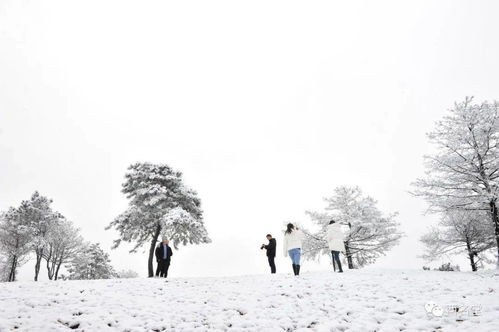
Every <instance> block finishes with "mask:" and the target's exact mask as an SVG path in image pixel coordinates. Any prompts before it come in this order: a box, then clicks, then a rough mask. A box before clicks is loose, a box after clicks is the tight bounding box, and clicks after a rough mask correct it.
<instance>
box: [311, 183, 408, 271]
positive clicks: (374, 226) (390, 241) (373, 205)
mask: <svg viewBox="0 0 499 332" xmlns="http://www.w3.org/2000/svg"><path fill="white" fill-rule="evenodd" d="M324 200H325V201H326V203H327V206H326V208H325V211H324V212H310V211H307V214H308V215H309V216H310V217H311V218H312V220H313V221H314V222H315V223H316V225H317V226H319V231H318V232H315V233H311V232H306V241H305V243H304V255H305V256H306V257H310V258H315V257H318V256H319V255H320V254H329V250H328V245H327V241H326V239H325V236H326V229H327V225H328V223H329V221H330V220H331V219H334V220H335V221H336V222H338V223H340V224H341V225H343V227H344V228H345V250H346V252H345V256H346V258H347V262H348V267H349V268H350V269H352V268H355V267H362V266H365V265H367V264H371V263H373V262H375V261H376V259H377V258H378V257H379V256H381V255H384V254H385V253H386V252H387V251H388V250H390V249H391V248H392V247H393V246H395V245H396V244H397V243H398V241H399V239H400V237H401V236H402V233H401V232H400V231H399V230H398V226H399V224H398V222H397V221H396V220H395V219H396V216H397V213H391V214H385V213H383V212H381V211H380V210H379V208H378V206H377V202H376V201H375V200H374V199H373V198H371V197H369V196H366V195H364V194H363V193H362V190H361V189H360V188H359V187H346V186H342V187H338V188H336V189H335V190H334V195H333V196H331V197H329V198H325V199H324Z"/></svg>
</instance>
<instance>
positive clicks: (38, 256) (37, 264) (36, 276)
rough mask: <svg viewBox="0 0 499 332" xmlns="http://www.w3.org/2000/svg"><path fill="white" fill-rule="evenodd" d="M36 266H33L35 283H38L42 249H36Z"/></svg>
mask: <svg viewBox="0 0 499 332" xmlns="http://www.w3.org/2000/svg"><path fill="white" fill-rule="evenodd" d="M35 252H36V264H35V281H38V274H39V273H40V266H41V265H42V255H43V249H36V250H35Z"/></svg>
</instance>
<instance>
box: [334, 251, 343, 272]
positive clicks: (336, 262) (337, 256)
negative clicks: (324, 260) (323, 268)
mask: <svg viewBox="0 0 499 332" xmlns="http://www.w3.org/2000/svg"><path fill="white" fill-rule="evenodd" d="M331 255H332V256H333V268H334V270H335V271H336V266H338V271H339V272H343V270H342V269H341V261H340V252H339V251H336V250H331Z"/></svg>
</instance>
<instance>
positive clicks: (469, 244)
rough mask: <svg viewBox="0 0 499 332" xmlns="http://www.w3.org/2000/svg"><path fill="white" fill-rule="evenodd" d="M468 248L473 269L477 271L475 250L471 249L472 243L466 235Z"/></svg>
mask: <svg viewBox="0 0 499 332" xmlns="http://www.w3.org/2000/svg"><path fill="white" fill-rule="evenodd" d="M466 249H467V250H468V258H469V259H470V264H471V271H473V272H476V270H477V268H476V263H475V252H474V251H473V250H472V249H471V243H470V240H469V239H468V237H466Z"/></svg>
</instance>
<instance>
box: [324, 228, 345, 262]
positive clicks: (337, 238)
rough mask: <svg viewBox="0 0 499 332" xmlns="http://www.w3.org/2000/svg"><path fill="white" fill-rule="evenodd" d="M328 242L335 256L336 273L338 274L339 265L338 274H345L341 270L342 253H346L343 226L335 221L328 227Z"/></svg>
mask: <svg viewBox="0 0 499 332" xmlns="http://www.w3.org/2000/svg"><path fill="white" fill-rule="evenodd" d="M326 240H327V243H328V245H329V250H331V255H332V256H333V268H334V271H335V272H336V265H337V266H338V272H343V270H342V269H341V261H340V252H345V242H344V241H345V236H344V235H343V232H342V231H341V226H340V225H339V224H338V223H336V222H335V221H334V220H331V221H330V222H329V225H328V226H327V234H326Z"/></svg>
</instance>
